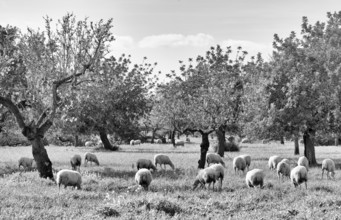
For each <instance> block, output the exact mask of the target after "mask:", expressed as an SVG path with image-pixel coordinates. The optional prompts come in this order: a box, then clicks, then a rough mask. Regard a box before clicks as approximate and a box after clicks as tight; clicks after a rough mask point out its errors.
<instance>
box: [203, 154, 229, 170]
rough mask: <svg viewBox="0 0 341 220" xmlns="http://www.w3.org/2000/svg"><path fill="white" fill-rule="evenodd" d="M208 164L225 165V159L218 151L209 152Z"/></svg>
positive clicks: (207, 156)
mask: <svg viewBox="0 0 341 220" xmlns="http://www.w3.org/2000/svg"><path fill="white" fill-rule="evenodd" d="M206 161H207V166H210V165H211V164H212V163H220V164H221V165H223V166H224V167H226V166H225V163H224V161H223V159H222V158H221V157H220V155H219V154H217V153H208V154H207V155H206Z"/></svg>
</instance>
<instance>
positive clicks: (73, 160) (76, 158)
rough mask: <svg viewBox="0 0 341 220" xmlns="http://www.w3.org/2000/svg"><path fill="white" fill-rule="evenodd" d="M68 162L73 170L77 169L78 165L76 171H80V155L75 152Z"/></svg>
mask: <svg viewBox="0 0 341 220" xmlns="http://www.w3.org/2000/svg"><path fill="white" fill-rule="evenodd" d="M70 163H71V167H72V169H73V170H77V167H78V171H80V167H81V165H82V157H81V156H80V155H78V154H75V155H74V156H73V157H71V159H70Z"/></svg>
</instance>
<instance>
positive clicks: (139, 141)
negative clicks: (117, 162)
mask: <svg viewBox="0 0 341 220" xmlns="http://www.w3.org/2000/svg"><path fill="white" fill-rule="evenodd" d="M140 144H141V140H134V144H133V145H140Z"/></svg>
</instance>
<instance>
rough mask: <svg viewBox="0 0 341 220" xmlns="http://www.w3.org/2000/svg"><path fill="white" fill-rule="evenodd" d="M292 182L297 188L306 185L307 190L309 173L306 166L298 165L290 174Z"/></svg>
mask: <svg viewBox="0 0 341 220" xmlns="http://www.w3.org/2000/svg"><path fill="white" fill-rule="evenodd" d="M290 179H291V182H292V183H293V184H294V186H295V188H296V187H297V186H298V185H300V184H301V183H303V182H304V183H305V188H306V189H307V181H308V171H307V168H305V166H300V165H298V166H297V167H295V168H293V169H292V170H291V172H290Z"/></svg>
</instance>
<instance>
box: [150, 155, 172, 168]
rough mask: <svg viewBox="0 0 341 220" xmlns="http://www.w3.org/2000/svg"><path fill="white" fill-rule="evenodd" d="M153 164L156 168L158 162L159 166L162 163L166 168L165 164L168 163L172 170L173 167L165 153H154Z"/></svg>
mask: <svg viewBox="0 0 341 220" xmlns="http://www.w3.org/2000/svg"><path fill="white" fill-rule="evenodd" d="M154 164H155V167H156V168H157V165H158V164H160V167H161V168H162V164H163V165H164V166H165V169H166V165H167V164H168V165H169V166H170V167H172V169H173V170H174V169H175V168H174V164H173V163H172V161H171V160H170V158H169V157H168V156H167V155H165V154H156V155H155V156H154Z"/></svg>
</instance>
